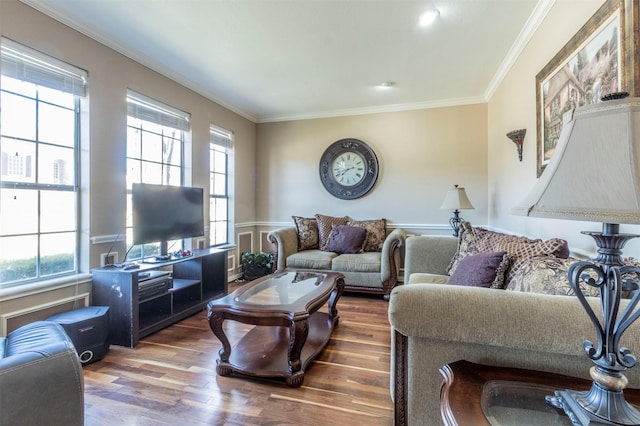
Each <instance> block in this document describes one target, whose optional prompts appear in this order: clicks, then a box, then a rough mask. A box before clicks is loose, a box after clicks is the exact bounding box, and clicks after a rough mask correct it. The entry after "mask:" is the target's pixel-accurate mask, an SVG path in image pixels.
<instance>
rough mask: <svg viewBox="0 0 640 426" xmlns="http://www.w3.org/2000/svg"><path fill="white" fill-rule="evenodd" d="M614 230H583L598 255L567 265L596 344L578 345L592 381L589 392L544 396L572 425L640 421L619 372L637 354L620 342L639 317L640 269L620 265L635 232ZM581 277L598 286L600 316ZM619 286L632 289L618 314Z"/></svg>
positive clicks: (610, 226) (615, 226) (631, 363)
mask: <svg viewBox="0 0 640 426" xmlns="http://www.w3.org/2000/svg"><path fill="white" fill-rule="evenodd" d="M619 229H620V228H619V225H618V224H612V223H604V224H603V225H602V232H583V234H587V235H591V236H592V237H593V238H594V240H595V241H596V245H597V246H598V256H597V258H596V259H594V261H593V262H584V261H579V262H576V263H574V264H572V265H571V266H570V267H569V277H568V278H569V285H570V286H571V288H572V289H573V292H574V293H575V295H576V297H577V298H578V300H579V301H580V303H581V304H582V307H583V308H584V309H585V311H586V313H587V315H588V316H589V318H590V320H591V322H592V323H593V325H594V328H595V331H596V334H597V337H598V338H597V340H596V344H594V343H592V342H591V341H589V340H586V341H585V342H584V343H583V345H582V346H583V349H584V350H585V352H586V355H587V356H588V357H589V358H590V359H591V360H592V361H593V363H594V364H595V366H593V367H591V370H590V371H589V373H590V375H591V378H592V379H593V385H592V386H591V389H590V390H588V391H574V390H563V391H556V392H555V395H551V396H547V397H546V400H547V402H548V403H549V404H551V405H553V406H554V407H557V408H561V409H563V410H564V412H565V413H566V414H567V416H568V417H569V418H570V419H571V422H572V423H573V424H574V425H575V426H586V425H588V424H590V423H591V422H594V423H596V424H605V425H640V412H639V411H638V410H637V409H636V408H635V407H634V406H632V405H631V404H629V403H628V402H627V401H625V399H624V392H623V390H624V388H626V387H627V383H628V382H627V378H626V377H625V376H624V374H622V372H623V371H625V370H626V369H628V368H631V367H633V366H634V365H635V364H636V357H635V356H634V355H633V354H632V353H631V351H630V350H629V349H627V348H625V347H621V346H619V343H620V339H621V337H622V334H623V333H624V332H625V331H626V329H627V328H628V327H629V326H630V325H631V324H632V323H633V322H634V321H635V320H636V319H638V317H640V312H639V311H636V310H635V307H636V306H637V305H638V303H639V302H640V292H639V291H638V288H639V287H638V278H639V277H640V268H636V267H633V266H628V265H625V263H624V262H623V260H622V247H623V246H624V245H625V243H626V242H627V241H628V240H630V239H632V238H636V237H638V235H634V234H621V233H620V232H619ZM626 276H633V277H634V278H626ZM580 281H582V282H583V283H584V284H586V285H589V286H592V287H595V288H598V289H599V291H600V307H601V316H599V315H597V314H596V312H594V310H593V309H592V308H591V306H590V305H589V303H588V302H587V300H586V298H585V296H584V294H583V293H582V290H581V289H580V286H579V282H580ZM623 290H625V291H631V292H633V298H632V299H631V300H630V301H629V303H628V304H627V306H625V308H624V309H623V310H622V311H621V312H620V297H621V292H622V291H623ZM601 318H602V322H601Z"/></svg>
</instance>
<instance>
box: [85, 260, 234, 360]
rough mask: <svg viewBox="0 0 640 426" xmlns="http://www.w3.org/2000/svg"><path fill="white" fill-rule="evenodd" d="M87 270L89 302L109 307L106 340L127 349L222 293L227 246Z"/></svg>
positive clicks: (203, 306) (225, 292)
mask: <svg viewBox="0 0 640 426" xmlns="http://www.w3.org/2000/svg"><path fill="white" fill-rule="evenodd" d="M150 259H154V258H150ZM91 272H92V274H93V295H92V298H93V304H94V305H101V306H109V308H110V314H109V339H110V342H111V343H112V344H115V345H120V346H127V347H131V348H132V347H134V346H136V345H137V344H138V341H139V340H140V339H141V338H142V337H145V336H148V335H150V334H152V333H155V332H156V331H159V330H161V329H163V328H165V327H167V326H169V325H171V324H173V323H175V322H178V321H180V320H182V319H184V318H187V317H189V316H191V315H193V314H195V313H198V312H200V311H202V310H203V309H204V308H205V307H206V305H207V303H208V302H209V301H210V300H212V299H217V298H219V297H222V296H225V295H226V294H227V251H226V250H221V249H214V248H208V249H203V250H195V251H194V252H193V253H192V254H191V255H190V256H185V257H182V258H171V257H170V260H168V261H155V262H152V263H148V262H146V259H145V262H143V263H141V264H140V268H139V269H131V270H125V269H118V268H113V267H111V268H109V267H102V268H96V269H93V270H92V271H91ZM165 281H166V282H165ZM141 283H142V285H141ZM141 288H142V291H141Z"/></svg>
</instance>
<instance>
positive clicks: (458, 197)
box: [440, 185, 473, 210]
mask: <svg viewBox="0 0 640 426" xmlns="http://www.w3.org/2000/svg"><path fill="white" fill-rule="evenodd" d="M440 209H442V210H473V206H472V205H471V201H469V198H468V197H467V193H466V192H465V190H464V188H459V187H458V185H456V186H455V187H454V188H451V189H450V190H448V191H447V195H445V197H444V202H443V203H442V206H440Z"/></svg>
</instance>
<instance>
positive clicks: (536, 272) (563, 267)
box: [507, 256, 600, 297]
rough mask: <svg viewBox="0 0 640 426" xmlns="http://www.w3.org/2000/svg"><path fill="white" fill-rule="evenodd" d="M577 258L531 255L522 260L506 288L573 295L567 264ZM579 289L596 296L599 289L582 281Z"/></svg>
mask: <svg viewBox="0 0 640 426" xmlns="http://www.w3.org/2000/svg"><path fill="white" fill-rule="evenodd" d="M577 261H578V259H576V258H573V257H570V258H567V259H560V258H557V257H549V256H545V257H532V258H529V259H527V260H525V261H524V262H522V264H521V267H520V268H519V269H518V270H517V272H516V273H515V274H514V275H513V279H512V280H511V281H510V282H509V283H508V285H507V290H512V291H523V292H529V293H544V294H552V295H563V296H570V295H574V294H575V293H574V292H573V289H572V288H571V286H570V285H569V275H568V273H569V266H571V264H572V263H574V262H577ZM579 286H580V289H581V290H582V293H583V294H584V295H585V296H593V297H597V296H598V295H599V294H600V291H599V290H598V289H597V288H595V287H591V286H589V285H586V284H584V283H583V282H582V281H580V283H579Z"/></svg>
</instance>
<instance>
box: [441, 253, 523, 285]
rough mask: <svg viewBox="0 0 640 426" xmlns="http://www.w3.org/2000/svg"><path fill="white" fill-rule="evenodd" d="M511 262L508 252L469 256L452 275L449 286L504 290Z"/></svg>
mask: <svg viewBox="0 0 640 426" xmlns="http://www.w3.org/2000/svg"><path fill="white" fill-rule="evenodd" d="M510 260H511V258H510V256H509V255H508V254H507V252H506V251H497V252H491V253H480V254H474V255H471V256H467V257H465V258H464V259H462V260H461V261H460V263H459V264H458V267H457V268H456V270H455V272H454V273H453V274H451V278H449V284H453V285H466V286H473V287H487V288H499V289H502V288H504V285H505V282H504V281H505V278H504V277H505V272H506V271H507V268H508V267H509V264H510Z"/></svg>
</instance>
